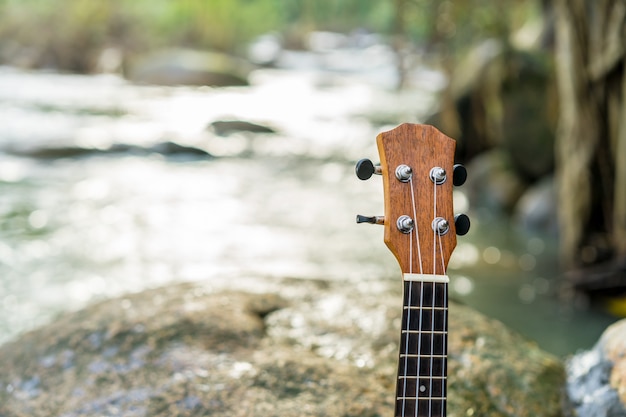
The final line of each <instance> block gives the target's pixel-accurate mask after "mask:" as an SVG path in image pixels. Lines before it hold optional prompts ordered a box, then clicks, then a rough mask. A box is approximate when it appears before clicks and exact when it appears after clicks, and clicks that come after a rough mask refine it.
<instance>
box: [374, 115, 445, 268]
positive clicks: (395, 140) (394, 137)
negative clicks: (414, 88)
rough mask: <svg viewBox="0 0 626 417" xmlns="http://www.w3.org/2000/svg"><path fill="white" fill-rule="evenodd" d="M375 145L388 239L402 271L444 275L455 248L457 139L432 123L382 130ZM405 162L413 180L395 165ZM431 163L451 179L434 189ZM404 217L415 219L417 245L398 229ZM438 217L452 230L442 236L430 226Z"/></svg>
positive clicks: (386, 238)
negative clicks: (406, 178)
mask: <svg viewBox="0 0 626 417" xmlns="http://www.w3.org/2000/svg"><path fill="white" fill-rule="evenodd" d="M377 144H378V152H379V154H380V160H381V167H382V176H383V187H384V203H385V243H386V244H387V246H388V247H389V249H390V250H391V252H392V253H393V254H394V255H395V257H396V258H397V260H398V263H399V264H400V269H401V270H402V272H403V273H408V272H412V273H424V274H441V275H444V274H445V270H446V268H447V265H448V261H449V260H450V256H451V254H452V251H453V250H454V247H455V246H456V231H455V227H454V212H453V207H452V174H453V166H454V151H455V147H456V142H455V141H454V140H453V139H451V138H449V137H447V136H446V135H444V134H443V133H441V132H440V131H439V130H437V129H436V128H434V127H432V126H428V125H421V124H410V123H405V124H402V125H400V126H398V127H396V128H395V129H393V130H390V131H388V132H383V133H381V134H379V135H378V137H377ZM402 164H405V165H408V166H410V167H411V168H412V170H413V179H412V182H408V183H405V182H401V181H399V180H398V179H397V178H396V175H395V171H396V167H398V166H399V165H402ZM433 167H441V168H443V169H445V171H446V173H447V180H446V181H445V183H443V184H441V185H437V186H436V190H435V185H434V183H433V182H432V181H431V180H430V177H429V174H430V170H431V169H432V168H433ZM411 186H412V187H413V196H412V195H411ZM413 197H414V198H413ZM413 200H414V201H415V206H416V207H415V210H414V209H413ZM415 214H416V216H415ZM402 215H408V216H410V217H411V218H413V219H414V221H415V231H417V233H418V234H419V249H418V245H417V242H416V239H415V237H414V236H413V233H411V234H404V233H402V232H400V231H399V230H398V229H397V227H396V220H397V219H398V217H400V216H402ZM435 217H442V218H444V219H446V220H447V221H448V222H449V223H450V231H449V232H448V233H447V234H445V235H444V236H441V238H439V237H438V236H435V234H434V232H433V230H432V228H431V224H432V221H433V219H434V218H435ZM415 231H414V233H415ZM411 252H412V253H411ZM420 254H421V264H420Z"/></svg>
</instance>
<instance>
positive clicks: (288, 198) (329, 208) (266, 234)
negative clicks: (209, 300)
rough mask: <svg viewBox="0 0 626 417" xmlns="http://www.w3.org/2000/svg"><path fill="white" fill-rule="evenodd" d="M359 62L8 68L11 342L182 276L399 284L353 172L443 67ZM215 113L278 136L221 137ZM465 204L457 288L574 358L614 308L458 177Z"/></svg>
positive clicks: (2, 185) (0, 128) (419, 115)
mask: <svg viewBox="0 0 626 417" xmlns="http://www.w3.org/2000/svg"><path fill="white" fill-rule="evenodd" d="M360 75H362V74H356V75H351V74H346V73H337V72H328V71H318V70H315V69H311V68H304V69H303V68H290V69H262V70H257V71H256V72H254V73H253V74H252V76H251V85H250V86H249V87H236V88H235V87H233V88H208V87H202V88H191V87H155V86H138V85H133V84H131V83H129V82H127V81H125V80H123V79H122V78H119V77H117V76H114V75H94V76H83V75H67V74H58V73H53V72H24V71H20V70H16V69H13V68H0V193H1V194H0V195H1V198H0V344H1V343H3V342H6V341H7V340H10V339H12V338H15V337H16V336H18V335H19V334H20V333H23V332H25V331H28V330H30V329H33V328H35V327H37V326H41V325H45V323H47V322H49V321H50V320H52V319H53V318H54V317H55V316H56V315H58V314H60V313H62V312H64V311H71V310H76V309H79V308H81V307H84V306H85V305H87V304H89V303H93V302H95V301H97V300H101V299H104V298H108V297H114V296H118V295H120V294H124V293H128V292H138V291H141V290H144V289H147V288H154V287H158V286H163V285H167V284H170V283H174V282H185V281H203V282H207V281H208V282H213V283H214V285H215V286H216V288H217V287H220V288H236V287H238V286H241V285H243V284H242V283H245V286H246V288H247V289H249V290H252V291H263V282H265V281H266V280H267V279H272V277H276V278H279V277H293V278H299V279H315V280H318V279H319V280H332V281H339V282H342V281H343V282H346V283H347V285H348V284H349V285H355V283H358V282H359V281H377V280H385V281H389V282H394V280H398V285H399V276H400V272H399V269H398V267H397V264H396V262H395V260H394V259H393V256H392V255H391V254H390V253H389V251H388V250H387V249H386V247H385V245H384V243H383V241H382V238H383V236H382V228H380V227H376V226H370V225H356V224H355V221H354V218H355V214H357V213H359V214H365V215H376V214H382V212H383V207H382V185H381V181H380V178H372V179H370V180H369V181H360V180H358V179H357V178H356V177H355V175H354V162H355V161H357V160H358V159H360V158H363V157H367V158H371V159H372V160H375V159H376V158H377V151H376V147H375V137H376V135H377V134H378V133H379V132H380V131H382V130H388V129H391V128H393V127H394V124H398V123H400V122H402V121H406V122H414V123H417V122H420V121H423V120H424V119H425V118H426V117H427V116H428V115H429V114H430V113H431V112H433V111H434V109H435V108H436V94H437V92H438V90H439V89H440V88H441V86H442V85H443V83H444V82H445V80H442V77H441V76H440V75H439V74H437V73H436V72H434V71H429V70H427V69H423V70H422V71H421V72H420V73H419V74H418V77H420V80H421V81H422V82H421V83H418V86H417V87H415V88H413V89H410V90H407V91H403V92H402V93H394V92H390V91H389V90H388V89H386V88H384V86H382V85H380V84H376V83H372V82H371V81H370V80H369V79H367V78H363V77H361V76H360ZM218 120H245V121H250V122H253V123H257V124H260V125H263V126H269V127H271V128H272V129H273V130H274V131H276V132H277V133H275V134H267V133H252V132H235V133H232V134H229V135H224V136H221V135H220V134H218V132H215V131H214V129H212V128H211V123H212V122H214V121H218ZM372 120H376V122H372ZM173 144H175V146H174V145H173ZM198 149H200V150H202V151H205V152H206V153H203V152H192V151H190V150H198ZM469 175H470V176H471V172H469ZM455 209H456V211H457V212H467V213H468V214H469V216H470V218H471V219H472V229H471V231H470V233H469V234H468V235H466V236H463V237H459V239H458V246H457V249H456V251H455V252H454V254H453V256H452V259H451V262H450V271H449V275H450V278H451V295H452V296H453V297H454V298H455V299H457V300H458V301H460V302H463V303H465V304H468V305H470V306H472V307H474V308H476V309H478V310H479V311H482V312H484V313H486V314H488V315H489V316H492V317H495V318H497V319H499V320H501V321H503V322H504V323H505V324H507V325H508V326H510V327H512V328H513V329H516V330H517V331H519V332H521V333H522V334H524V335H525V336H527V337H529V338H531V339H534V340H536V341H537V343H538V344H539V345H540V346H541V347H543V348H544V349H546V350H548V351H550V352H553V353H555V354H557V355H561V356H564V355H568V354H572V353H575V352H576V351H578V350H580V349H587V348H590V347H591V346H592V345H593V344H594V343H595V341H596V340H597V338H598V336H599V335H600V334H601V332H602V331H603V330H604V328H605V327H606V326H607V325H608V324H610V323H611V322H613V321H615V320H616V318H614V317H611V316H609V315H606V314H604V313H603V312H601V311H597V310H593V309H586V308H584V307H585V306H584V305H578V304H564V303H563V302H560V301H559V300H558V299H557V298H556V297H555V296H554V292H555V287H556V281H555V280H556V277H557V275H558V273H557V269H556V265H555V262H554V259H555V256H556V255H555V251H556V250H555V243H554V242H552V241H551V240H550V239H548V238H545V237H541V236H524V235H522V234H520V233H518V232H516V231H515V229H514V228H512V227H510V226H509V225H508V223H507V221H506V220H505V219H498V218H497V217H493V216H491V215H490V214H489V213H485V212H483V211H481V210H479V209H478V208H475V207H471V204H470V203H469V202H468V198H467V197H466V196H465V195H464V194H463V190H462V187H461V188H460V189H459V190H457V191H455ZM255 277H262V278H263V279H259V280H258V284H257V287H255ZM312 314H313V313H312Z"/></svg>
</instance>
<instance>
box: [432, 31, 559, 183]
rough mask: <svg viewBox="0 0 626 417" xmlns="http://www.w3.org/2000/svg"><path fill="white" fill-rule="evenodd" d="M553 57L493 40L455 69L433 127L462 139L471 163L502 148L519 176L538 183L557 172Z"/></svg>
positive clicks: (461, 149) (463, 154) (462, 156)
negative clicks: (544, 177)
mask: <svg viewBox="0 0 626 417" xmlns="http://www.w3.org/2000/svg"><path fill="white" fill-rule="evenodd" d="M551 58H552V57H551V55H550V54H549V53H547V52H545V51H541V50H532V51H528V50H527V51H524V50H518V49H515V48H513V47H512V46H510V45H505V44H503V43H502V42H501V41H498V40H495V39H488V40H485V41H483V42H481V43H480V44H478V45H476V46H475V47H474V48H471V49H470V50H469V51H468V53H467V56H466V57H464V58H463V59H462V60H460V62H459V63H458V64H457V65H455V67H454V71H453V74H452V79H451V82H450V84H449V86H448V88H447V89H446V90H445V91H444V92H443V96H442V100H441V108H440V110H439V112H438V113H436V114H435V115H433V116H432V117H431V118H430V119H429V120H427V123H429V124H435V125H437V126H438V127H439V128H440V129H441V130H442V131H443V132H446V134H448V135H449V136H450V137H452V138H454V139H456V140H457V151H456V156H457V159H459V160H460V161H469V160H471V159H472V158H473V157H474V156H476V155H478V154H480V153H482V152H484V151H485V150H487V149H491V148H494V147H500V148H501V149H503V150H504V151H505V152H506V153H507V154H508V158H509V160H510V163H511V166H512V168H513V169H514V170H515V172H516V174H517V175H520V176H521V177H522V178H524V179H525V180H528V181H536V180H538V179H539V178H541V177H543V176H544V175H546V174H549V173H551V172H552V170H553V166H554V137H555V135H554V132H555V127H556V123H557V117H558V116H557V115H558V111H557V110H556V109H557V108H558V103H557V95H556V89H555V82H554V80H553V77H552V72H553V71H552V68H551V64H550V62H551Z"/></svg>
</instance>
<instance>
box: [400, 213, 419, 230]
mask: <svg viewBox="0 0 626 417" xmlns="http://www.w3.org/2000/svg"><path fill="white" fill-rule="evenodd" d="M396 225H397V226H398V230H399V231H401V232H402V233H405V234H408V233H411V232H412V231H413V227H415V222H414V221H413V219H412V218H410V217H409V216H407V215H406V214H405V215H402V216H400V217H398V220H397V221H396Z"/></svg>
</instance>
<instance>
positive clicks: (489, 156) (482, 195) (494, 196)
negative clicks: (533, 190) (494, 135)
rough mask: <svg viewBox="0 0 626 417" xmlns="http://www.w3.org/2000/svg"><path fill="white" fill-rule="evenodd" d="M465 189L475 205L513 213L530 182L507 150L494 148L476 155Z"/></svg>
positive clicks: (471, 163) (469, 169)
mask: <svg viewBox="0 0 626 417" xmlns="http://www.w3.org/2000/svg"><path fill="white" fill-rule="evenodd" d="M467 171H468V172H469V175H468V178H467V183H466V184H465V186H464V187H463V188H464V191H465V192H466V193H467V196H468V198H469V200H470V202H471V205H472V206H475V207H485V208H487V209H490V210H494V211H502V212H506V213H510V212H512V211H513V208H514V207H515V204H516V203H517V201H518V200H519V199H520V197H521V196H522V194H523V193H524V191H525V190H526V187H527V184H526V183H525V182H524V181H523V180H522V179H521V178H520V177H519V175H518V174H517V173H516V172H515V169H514V168H513V165H512V162H511V159H510V157H509V155H508V154H507V152H505V151H503V150H500V149H493V150H490V151H487V152H484V153H482V154H480V155H479V156H477V157H476V158H474V159H473V160H472V161H471V162H470V163H469V164H468V165H467Z"/></svg>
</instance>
